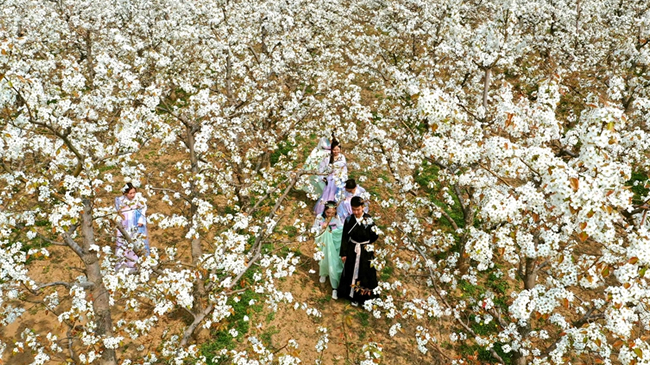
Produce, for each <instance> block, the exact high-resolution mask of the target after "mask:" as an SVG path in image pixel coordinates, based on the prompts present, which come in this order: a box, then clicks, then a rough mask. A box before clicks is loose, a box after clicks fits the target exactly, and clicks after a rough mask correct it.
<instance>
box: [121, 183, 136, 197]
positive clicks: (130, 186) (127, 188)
mask: <svg viewBox="0 0 650 365" xmlns="http://www.w3.org/2000/svg"><path fill="white" fill-rule="evenodd" d="M131 189H135V186H133V184H131V183H130V182H128V183H126V187H125V188H124V191H122V194H124V195H126V194H128V193H129V191H131ZM136 190H137V189H136Z"/></svg>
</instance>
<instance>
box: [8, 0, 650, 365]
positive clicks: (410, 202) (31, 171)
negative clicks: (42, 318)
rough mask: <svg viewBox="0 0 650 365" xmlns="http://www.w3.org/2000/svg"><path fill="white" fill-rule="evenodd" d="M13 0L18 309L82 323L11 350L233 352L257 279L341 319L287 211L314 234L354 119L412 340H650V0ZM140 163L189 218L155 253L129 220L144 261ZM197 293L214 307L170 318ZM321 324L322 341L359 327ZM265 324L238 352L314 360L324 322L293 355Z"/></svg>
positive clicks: (449, 344) (355, 142) (147, 189)
mask: <svg viewBox="0 0 650 365" xmlns="http://www.w3.org/2000/svg"><path fill="white" fill-rule="evenodd" d="M0 10H1V11H2V14H3V17H2V18H0V34H1V35H2V36H1V37H0V115H1V116H2V117H1V118H0V127H1V128H2V130H1V134H0V207H2V209H1V210H0V244H1V249H0V273H1V274H0V275H1V276H0V293H1V294H2V295H0V321H2V324H3V326H7V328H10V327H11V326H12V325H13V326H15V325H16V323H22V322H21V321H22V320H23V319H24V318H27V317H28V316H30V315H34V314H33V313H38V314H45V313H48V314H47V315H53V316H55V317H56V318H55V321H56V322H59V323H60V324H61V326H59V327H58V328H55V329H48V330H45V329H43V328H36V327H34V328H31V327H29V326H27V328H25V329H24V330H21V331H20V333H15V334H12V336H13V337H12V338H11V340H13V342H11V340H7V339H4V338H0V356H3V357H2V359H4V356H9V358H10V359H11V356H14V355H13V354H15V356H21V355H20V353H21V352H31V354H32V355H31V357H30V359H31V360H30V361H32V362H33V363H45V362H47V361H55V362H56V361H59V362H64V361H67V362H72V363H94V362H99V363H101V364H117V363H131V362H130V361H133V362H142V363H155V362H159V361H167V360H169V361H174V362H175V363H182V362H183V361H196V362H198V363H201V362H209V361H211V360H210V359H208V358H205V357H203V355H202V354H201V352H200V351H199V350H200V348H201V345H202V344H201V343H200V336H198V334H199V332H200V331H201V330H202V329H206V330H214V329H216V328H219V329H220V330H223V331H225V332H226V333H229V334H230V335H232V336H233V337H237V336H239V333H238V332H237V330H236V329H235V328H229V326H230V322H229V317H231V316H232V315H233V313H234V303H236V302H238V301H240V299H241V294H242V293H243V292H245V291H247V290H250V291H253V292H255V293H256V294H258V295H259V296H260V302H263V304H264V305H265V306H266V308H268V309H269V310H272V311H277V310H278V308H279V305H281V304H282V303H284V304H290V306H288V307H293V308H294V309H295V310H300V311H304V312H305V313H306V314H307V315H309V316H311V317H320V316H321V314H320V312H319V311H318V310H316V309H315V308H312V307H310V305H309V304H308V303H298V302H296V301H295V300H294V296H293V294H292V293H291V292H290V291H287V290H286V289H284V288H283V289H282V290H281V289H280V285H279V282H280V281H282V280H284V278H288V277H290V276H292V274H293V273H294V272H296V270H299V269H298V267H297V265H298V263H299V261H300V260H301V258H299V257H297V256H296V255H295V254H294V253H293V252H291V251H286V250H285V251H282V250H280V248H281V245H283V243H282V242H284V241H285V240H286V237H284V236H283V235H282V234H281V229H280V228H281V226H282V225H283V224H284V225H288V226H293V227H296V232H297V234H296V235H295V236H294V237H292V238H291V240H294V241H297V242H296V243H297V244H298V245H300V244H302V243H304V242H305V241H307V240H308V238H307V237H308V227H310V226H311V223H312V221H311V215H305V214H304V212H305V211H306V210H308V209H309V208H311V207H310V206H309V204H310V202H309V201H308V200H307V201H300V200H301V199H306V198H305V196H304V195H303V194H298V193H294V191H295V190H297V189H296V187H298V186H300V185H301V184H302V183H304V179H305V178H306V177H307V176H308V175H309V174H314V173H316V172H315V171H310V170H306V169H305V168H304V166H303V161H304V160H305V158H306V156H307V155H308V154H309V151H310V150H311V149H312V148H313V147H314V146H315V144H316V139H318V137H321V136H329V135H330V133H331V131H333V130H334V131H335V132H336V135H337V137H338V138H339V139H340V140H341V141H342V142H343V146H344V147H347V146H350V147H351V149H349V150H345V153H346V156H347V157H348V161H349V168H350V171H353V173H354V175H355V177H357V178H358V181H359V182H360V183H362V184H363V185H364V186H365V187H367V188H368V187H369V188H371V189H369V190H370V191H371V192H373V198H372V202H371V213H372V214H373V215H374V218H375V220H376V222H377V223H378V230H379V233H380V234H381V237H382V238H381V240H380V243H378V244H376V245H374V247H373V249H374V250H375V254H376V260H375V262H374V265H375V267H376V268H377V270H378V271H379V272H382V270H384V269H387V270H390V271H392V275H391V276H390V277H389V278H388V279H387V280H386V281H383V282H380V285H379V288H378V289H377V290H376V292H377V294H379V298H377V299H374V300H372V301H369V302H367V303H366V304H365V308H364V309H365V310H368V311H370V312H371V313H372V314H373V316H374V317H377V318H381V317H386V318H387V319H388V326H387V328H386V329H385V331H384V332H386V334H387V335H388V337H387V338H390V337H394V336H400V333H402V334H403V335H406V336H409V337H410V338H412V339H413V340H414V341H413V344H414V347H417V349H418V350H419V353H421V354H422V356H434V357H439V358H440V361H442V362H446V363H449V362H456V363H471V362H473V361H486V362H488V361H489V362H494V363H513V364H525V363H538V364H563V363H567V362H572V361H574V360H575V359H583V360H584V359H591V360H592V361H593V362H597V363H623V364H636V363H642V362H643V361H647V358H648V357H650V347H649V343H648V340H647V331H648V330H649V329H650V328H648V326H650V313H648V309H647V308H648V305H649V304H650V303H648V299H649V296H648V290H649V289H648V283H647V278H646V272H647V269H648V266H650V261H649V260H650V258H649V257H648V254H647V252H650V251H649V247H648V245H650V238H648V233H647V231H648V227H649V226H650V222H649V221H650V218H648V217H647V210H648V204H649V203H648V201H649V199H650V196H649V195H648V188H649V186H648V182H647V181H648V178H647V175H648V172H649V171H650V166H649V161H648V150H649V147H650V146H649V145H648V144H649V143H650V142H649V141H650V136H648V132H649V131H650V117H649V116H650V93H649V88H650V76H649V75H648V67H649V63H650V53H648V52H650V51H649V50H650V46H648V45H647V44H648V39H650V9H649V6H648V4H646V2H643V1H629V2H620V1H605V2H602V1H591V0H578V1H559V2H557V1H553V2H551V1H547V0H538V1H525V2H524V1H490V2H465V1H420V0H397V1H390V2H384V1H374V0H373V1H369V0H353V1H346V2H339V3H335V2H328V1H301V0H295V1H294V0H292V1H283V2H279V1H275V0H268V1H261V2H260V1H245V0H238V1H202V0H200V1H180V2H179V1H167V0H160V1H120V2H94V3H93V2H82V1H77V0H67V1H50V2H36V1H11V0H9V1H5V2H3V3H2V4H1V5H0ZM125 181H130V182H132V183H133V184H134V185H136V186H137V187H138V188H139V189H140V192H141V193H143V194H145V195H146V196H147V197H148V198H149V204H150V207H152V206H155V207H157V208H158V209H157V210H155V211H154V210H150V214H149V223H150V225H151V226H152V228H153V227H155V229H156V230H157V231H158V232H163V233H165V232H167V233H168V234H160V235H159V236H156V238H158V240H157V241H155V242H152V251H151V255H149V256H147V255H145V254H144V252H142V251H141V246H142V240H143V238H144V237H141V236H138V235H135V236H129V235H128V234H127V232H122V234H123V236H124V237H125V240H126V242H127V244H128V245H129V246H130V247H131V248H133V249H134V250H135V251H136V252H138V253H139V254H140V255H139V256H140V257H139V258H138V262H137V269H136V270H134V271H132V272H130V271H127V270H119V269H117V268H119V267H120V265H119V263H120V261H121V260H124V258H123V257H120V256H116V255H115V250H114V247H115V235H116V230H117V229H119V228H120V227H121V226H120V224H119V217H118V216H117V214H116V212H115V208H114V207H113V199H114V197H115V196H116V195H118V194H120V190H121V189H122V188H121V187H122V185H123V184H124V182H125ZM159 237H160V238H159ZM165 237H167V238H168V239H167V240H165ZM169 237H173V238H169ZM61 257H65V258H67V259H68V260H67V261H66V265H68V266H69V267H71V268H65V267H64V266H63V265H61V263H60V262H61V261H60V258H61ZM303 260H304V259H303ZM41 264H42V265H50V266H51V267H54V268H56V270H54V271H56V273H55V274H52V275H39V271H38V270H39V269H41V268H42V267H43V266H41ZM48 267H49V266H48ZM50 276H51V278H50ZM44 278H48V279H51V280H44ZM417 278H419V279H417ZM421 278H425V280H421ZM288 280H292V279H288ZM248 305H252V303H248ZM332 305H333V306H336V305H339V304H338V303H335V302H332ZM178 313H183V315H186V316H189V320H187V321H186V322H185V323H182V324H181V325H179V326H169V327H167V326H168V324H169V323H172V322H173V321H174V318H176V317H177V316H178ZM23 327H24V326H23ZM314 327H315V328H316V327H318V331H317V333H315V336H314V340H313V341H312V342H313V343H312V344H311V345H310V346H312V347H314V348H315V349H316V352H317V353H318V356H319V361H321V360H323V359H324V356H326V353H325V351H326V350H327V348H328V343H329V344H330V345H331V343H330V338H332V339H333V338H335V335H334V331H336V327H335V326H334V325H333V326H330V327H329V328H328V327H327V323H319V325H318V326H314ZM12 328H13V327H12ZM376 331H382V329H376ZM242 335H244V336H246V337H247V338H246V340H245V341H243V342H242V343H240V345H239V346H240V347H239V348H237V349H234V350H228V349H221V350H220V351H218V353H216V354H213V355H215V356H220V357H221V358H222V359H223V360H226V361H232V362H234V363H242V364H246V363H274V362H276V361H277V362H280V363H286V364H295V363H298V362H299V361H301V360H300V359H299V358H298V355H297V349H298V342H300V341H308V339H299V340H300V341H296V340H289V341H288V342H287V343H286V346H285V347H283V348H286V349H292V350H291V352H289V351H285V352H283V353H281V354H276V353H275V352H274V351H273V350H271V349H270V348H268V347H267V346H266V345H265V344H264V343H263V341H261V340H260V339H259V338H258V337H256V336H253V335H250V336H248V335H246V334H242ZM387 341H388V340H387ZM123 345H128V347H129V348H133V349H135V350H134V351H133V352H131V353H129V355H128V357H129V358H128V359H126V358H124V359H122V358H120V356H119V352H118V351H116V350H117V349H118V348H120V347H121V346H123ZM388 345H389V344H387V343H381V342H380V341H377V340H376V339H373V340H372V341H370V342H369V343H366V344H365V345H359V349H360V350H361V351H362V354H361V355H360V356H359V361H360V362H362V363H377V362H379V361H385V362H390V361H391V353H390V351H389V350H388V349H390V346H388ZM9 346H11V347H10V348H11V351H12V354H7V353H4V354H2V352H4V350H5V349H6V348H7V347H9ZM147 346H148V347H147ZM467 347H469V348H472V349H475V350H476V352H477V354H478V355H476V356H475V355H473V354H471V353H466V352H463V350H462V349H463V348H467ZM136 352H137V353H136ZM432 353H433V354H432ZM427 359H428V360H431V358H427ZM309 360H311V359H307V358H303V359H302V361H303V362H304V361H309Z"/></svg>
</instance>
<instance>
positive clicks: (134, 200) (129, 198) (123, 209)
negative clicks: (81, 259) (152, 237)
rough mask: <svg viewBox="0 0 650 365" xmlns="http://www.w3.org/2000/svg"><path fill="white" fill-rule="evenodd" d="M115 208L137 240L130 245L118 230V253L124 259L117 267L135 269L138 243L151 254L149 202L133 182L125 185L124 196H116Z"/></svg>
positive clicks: (131, 234) (128, 232) (133, 237)
mask: <svg viewBox="0 0 650 365" xmlns="http://www.w3.org/2000/svg"><path fill="white" fill-rule="evenodd" d="M115 209H116V210H117V212H118V214H119V215H120V217H121V218H122V222H121V223H122V227H123V228H124V230H125V232H126V233H127V234H128V235H129V236H130V237H131V239H132V240H133V241H134V242H135V247H130V245H129V243H128V242H127V240H126V239H125V238H124V236H123V235H122V232H120V231H119V230H118V232H117V250H116V251H117V255H118V256H119V257H122V258H123V260H122V262H120V263H119V264H118V266H117V269H118V270H119V269H121V268H128V269H131V270H135V267H136V264H137V261H138V255H137V254H136V253H135V251H134V250H133V249H134V248H137V246H138V243H141V244H142V246H144V247H143V248H144V251H145V253H146V255H147V256H149V235H148V232H147V217H146V213H147V202H146V200H145V198H144V197H143V196H142V194H140V193H138V192H137V191H136V188H135V187H134V186H133V184H131V183H127V184H126V186H125V187H124V191H123V194H122V196H119V197H117V198H115Z"/></svg>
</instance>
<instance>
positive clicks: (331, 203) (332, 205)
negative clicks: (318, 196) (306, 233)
mask: <svg viewBox="0 0 650 365" xmlns="http://www.w3.org/2000/svg"><path fill="white" fill-rule="evenodd" d="M336 205H337V204H336V202H335V201H334V200H328V201H327V203H325V209H323V213H321V214H322V216H323V218H327V215H325V212H326V211H327V210H328V209H330V208H334V209H336ZM334 215H336V213H334Z"/></svg>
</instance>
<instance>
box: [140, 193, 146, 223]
mask: <svg viewBox="0 0 650 365" xmlns="http://www.w3.org/2000/svg"><path fill="white" fill-rule="evenodd" d="M139 198H140V199H139V203H140V204H139V207H138V210H139V211H140V215H139V217H138V224H142V225H143V226H144V225H146V224H147V201H146V200H145V198H144V197H143V196H142V195H140V196H139Z"/></svg>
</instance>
